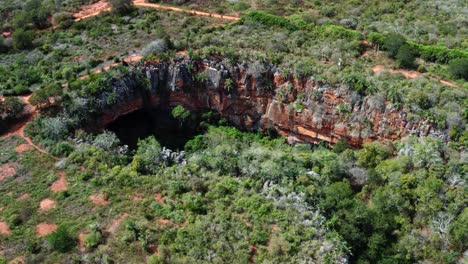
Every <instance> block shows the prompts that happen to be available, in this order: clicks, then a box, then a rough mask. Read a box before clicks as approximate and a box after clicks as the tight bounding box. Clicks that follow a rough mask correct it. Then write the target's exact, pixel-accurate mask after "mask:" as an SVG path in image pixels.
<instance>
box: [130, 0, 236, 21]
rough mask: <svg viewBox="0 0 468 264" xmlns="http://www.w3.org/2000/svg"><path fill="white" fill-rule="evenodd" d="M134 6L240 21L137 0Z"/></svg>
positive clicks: (234, 19) (231, 17)
mask: <svg viewBox="0 0 468 264" xmlns="http://www.w3.org/2000/svg"><path fill="white" fill-rule="evenodd" d="M133 4H134V5H136V6H142V7H149V8H155V9H159V10H168V11H174V12H181V13H186V14H192V15H197V16H207V17H214V18H221V19H224V20H231V21H237V20H239V19H240V18H239V17H235V16H225V15H221V14H216V13H207V12H202V11H196V10H186V9H182V8H178V7H173V6H166V5H159V4H150V3H146V2H145V0H135V1H133Z"/></svg>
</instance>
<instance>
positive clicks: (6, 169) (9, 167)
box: [0, 163, 16, 181]
mask: <svg viewBox="0 0 468 264" xmlns="http://www.w3.org/2000/svg"><path fill="white" fill-rule="evenodd" d="M15 174H16V168H15V166H13V164H12V163H7V164H3V165H0V181H1V180H4V179H6V178H9V177H12V176H14V175H15Z"/></svg>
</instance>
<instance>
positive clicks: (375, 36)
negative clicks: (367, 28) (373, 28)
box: [367, 32, 385, 46]
mask: <svg viewBox="0 0 468 264" xmlns="http://www.w3.org/2000/svg"><path fill="white" fill-rule="evenodd" d="M367 39H368V40H369V42H370V43H372V45H379V46H382V45H383V44H384V42H385V36H384V35H382V34H380V33H377V32H371V33H370V34H369V36H368V37H367Z"/></svg>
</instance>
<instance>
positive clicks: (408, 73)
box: [372, 65, 459, 88]
mask: <svg viewBox="0 0 468 264" xmlns="http://www.w3.org/2000/svg"><path fill="white" fill-rule="evenodd" d="M372 71H373V72H375V73H377V72H381V71H388V72H390V73H400V74H402V75H403V76H405V77H406V78H408V79H414V78H418V77H420V76H422V73H420V72H418V71H408V70H402V69H397V70H393V69H385V66H383V65H376V66H374V67H373V68H372ZM436 81H438V82H440V83H441V84H444V85H447V86H450V87H453V88H459V87H458V85H456V84H454V83H452V82H449V81H446V80H439V79H436Z"/></svg>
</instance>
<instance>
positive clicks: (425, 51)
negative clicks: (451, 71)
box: [407, 41, 468, 63]
mask: <svg viewBox="0 0 468 264" xmlns="http://www.w3.org/2000/svg"><path fill="white" fill-rule="evenodd" d="M407 44H408V45H410V46H411V47H412V48H413V49H414V50H415V51H416V52H417V54H418V55H419V56H421V58H423V59H424V60H427V61H432V62H440V63H448V62H450V61H452V60H454V59H463V58H465V59H468V52H466V51H463V50H458V49H449V48H447V47H444V46H433V45H423V44H418V43H416V42H413V41H408V42H407Z"/></svg>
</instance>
